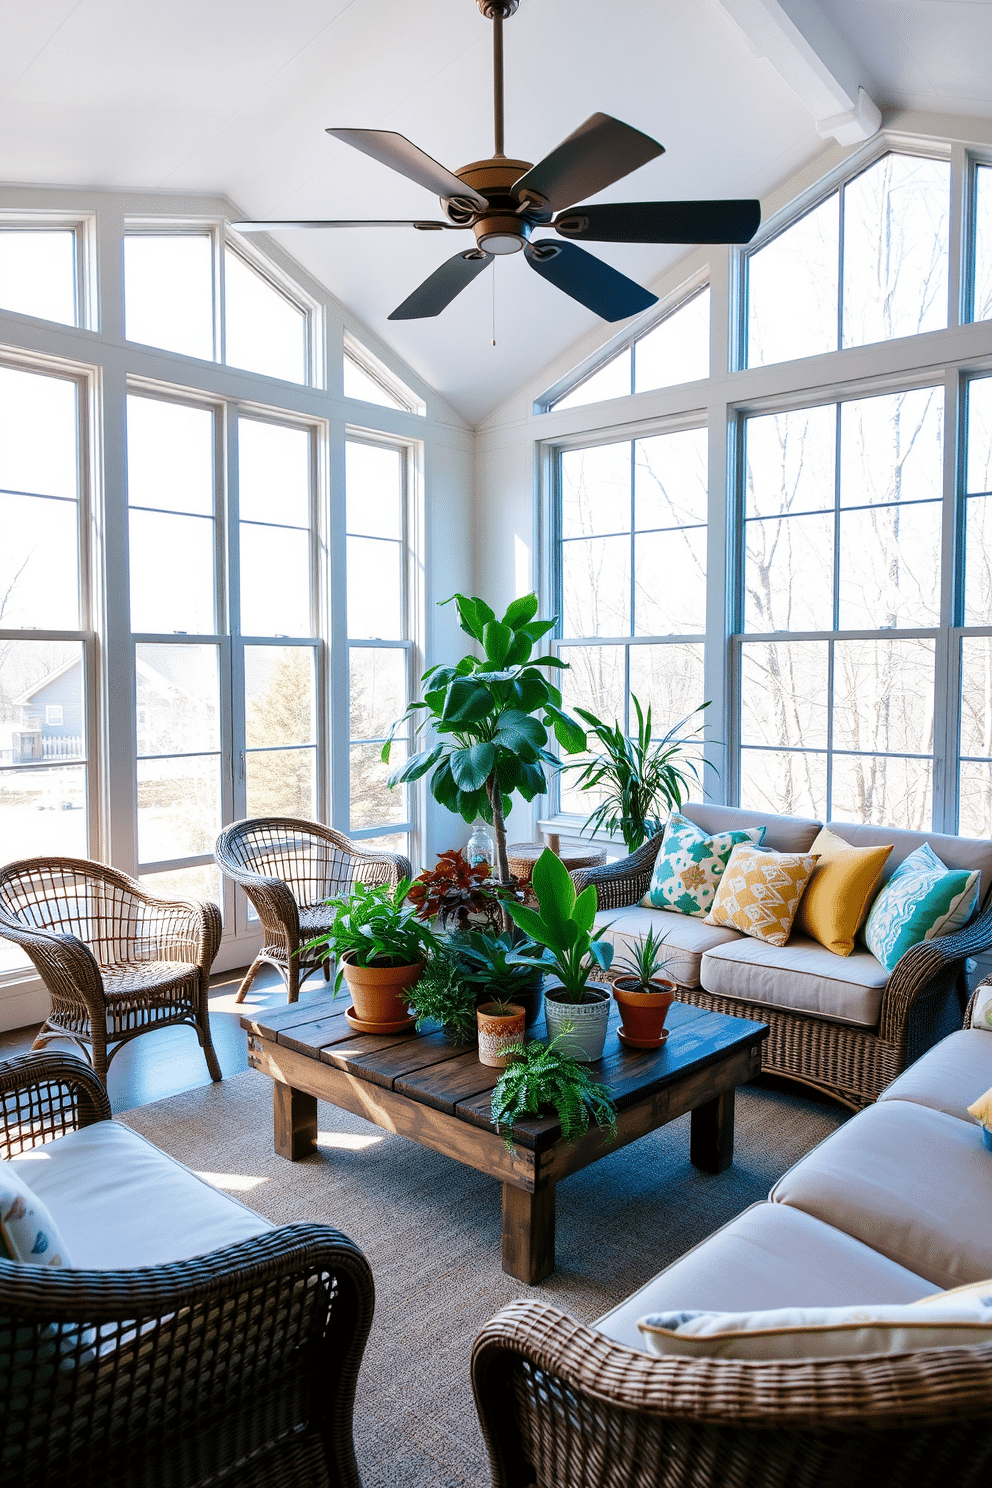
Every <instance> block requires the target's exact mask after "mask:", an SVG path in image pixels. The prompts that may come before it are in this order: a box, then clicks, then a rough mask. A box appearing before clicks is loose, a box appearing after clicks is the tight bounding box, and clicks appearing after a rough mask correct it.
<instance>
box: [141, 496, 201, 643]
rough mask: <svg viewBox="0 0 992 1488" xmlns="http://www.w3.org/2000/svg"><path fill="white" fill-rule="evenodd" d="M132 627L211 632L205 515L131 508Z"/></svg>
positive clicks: (144, 630) (195, 632)
mask: <svg viewBox="0 0 992 1488" xmlns="http://www.w3.org/2000/svg"><path fill="white" fill-rule="evenodd" d="M128 527H129V531H130V542H131V629H132V630H133V631H139V632H147V631H152V632H154V631H159V632H162V631H165V632H169V631H178V632H182V633H183V634H188V635H210V634H212V632H213V630H214V524H213V520H212V518H210V517H181V516H178V515H173V514H172V513H171V512H152V511H142V510H141V508H140V507H138V508H133V509H132V511H131V513H130V515H129V518H128Z"/></svg>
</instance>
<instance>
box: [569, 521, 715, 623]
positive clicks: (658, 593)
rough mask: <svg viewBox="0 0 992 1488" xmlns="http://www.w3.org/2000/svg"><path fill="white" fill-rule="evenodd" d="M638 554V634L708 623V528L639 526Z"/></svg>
mask: <svg viewBox="0 0 992 1488" xmlns="http://www.w3.org/2000/svg"><path fill="white" fill-rule="evenodd" d="M617 541H619V539H617V538H608V539H607V542H617ZM573 546H577V545H576V544H571V543H570V544H568V547H573ZM634 559H635V565H636V566H635V573H636V583H635V586H634V617H635V621H636V624H635V634H636V635H701V634H702V633H703V631H704V630H705V629H706V528H705V527H685V528H683V529H681V530H679V529H675V530H674V531H671V532H639V533H638V534H637V536H636V537H635V539H634ZM612 633H613V634H614V635H618V634H622V632H619V631H613V632H612ZM585 634H586V635H595V634H596V632H595V631H586V632H585Z"/></svg>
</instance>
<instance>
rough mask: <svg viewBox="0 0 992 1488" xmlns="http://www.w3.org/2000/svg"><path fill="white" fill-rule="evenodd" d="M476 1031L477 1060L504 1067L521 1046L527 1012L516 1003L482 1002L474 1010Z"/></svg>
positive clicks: (494, 1067)
mask: <svg viewBox="0 0 992 1488" xmlns="http://www.w3.org/2000/svg"><path fill="white" fill-rule="evenodd" d="M475 1020H476V1026H477V1028H478V1034H479V1063H480V1064H486V1065H489V1066H490V1067H491V1068H492V1069H505V1067H506V1065H507V1063H508V1062H509V1059H510V1056H511V1055H512V1054H513V1053H515V1051H516V1050H517V1049H519V1048H520V1047H521V1045H522V1044H523V1041H524V1034H525V1029H526V1024H527V1015H526V1013H525V1012H524V1009H523V1008H522V1007H521V1006H520V1004H519V1002H501V1001H496V1000H494V1001H492V1002H483V1003H480V1004H479V1006H478V1007H477V1008H476V1010H475Z"/></svg>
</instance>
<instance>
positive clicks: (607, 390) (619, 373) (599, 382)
mask: <svg viewBox="0 0 992 1488" xmlns="http://www.w3.org/2000/svg"><path fill="white" fill-rule="evenodd" d="M629 397H630V352H629V350H628V351H622V352H621V353H620V355H619V356H616V357H614V358H613V360H612V362H607V364H606V366H605V367H600V369H599V371H598V372H594V373H593V374H592V376H591V377H587V378H586V380H585V382H580V383H579V385H578V387H577V388H573V389H572V391H571V392H570V393H566V394H565V396H564V397H563V398H559V399H558V401H557V403H552V405H551V407H552V408H581V407H582V406H583V405H584V404H586V403H602V402H604V401H605V400H606V399H607V398H629Z"/></svg>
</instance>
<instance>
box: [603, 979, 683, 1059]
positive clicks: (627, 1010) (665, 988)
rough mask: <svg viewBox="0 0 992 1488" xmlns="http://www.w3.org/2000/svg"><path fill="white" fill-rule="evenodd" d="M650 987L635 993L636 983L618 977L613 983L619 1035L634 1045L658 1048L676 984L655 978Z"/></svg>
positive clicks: (638, 985) (637, 987) (637, 986)
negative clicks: (618, 1015)
mask: <svg viewBox="0 0 992 1488" xmlns="http://www.w3.org/2000/svg"><path fill="white" fill-rule="evenodd" d="M651 987H652V988H653V989H655V990H652V991H651V992H643V991H641V990H639V988H640V983H638V982H636V981H635V980H634V979H633V977H618V979H617V980H616V981H615V982H614V983H613V996H614V997H615V998H616V1000H617V1005H618V1006H619V1008H620V1017H621V1019H622V1020H623V1031H624V1033H625V1034H626V1036H627V1038H629V1039H630V1041H631V1042H632V1043H634V1044H641V1043H643V1044H660V1043H661V1042H662V1040H663V1038H664V1037H665V1032H664V1029H665V1019H666V1018H667V1017H668V1009H669V1008H670V1007H671V1005H672V1003H673V1002H674V1001H675V994H676V992H677V991H678V984H677V983H676V982H672V981H669V979H668V978H667V977H657V978H655V979H654V980H652V982H651Z"/></svg>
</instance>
